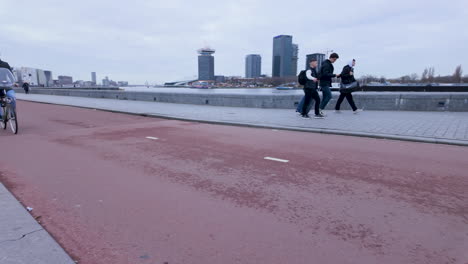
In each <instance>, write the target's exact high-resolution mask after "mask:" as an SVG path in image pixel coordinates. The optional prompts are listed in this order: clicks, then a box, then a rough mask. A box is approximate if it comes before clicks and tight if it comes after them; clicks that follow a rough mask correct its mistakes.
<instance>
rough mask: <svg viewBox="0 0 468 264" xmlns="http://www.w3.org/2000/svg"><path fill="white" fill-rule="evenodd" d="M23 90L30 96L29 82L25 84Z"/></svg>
mask: <svg viewBox="0 0 468 264" xmlns="http://www.w3.org/2000/svg"><path fill="white" fill-rule="evenodd" d="M23 89H24V92H25V93H26V94H29V83H28V82H24V83H23Z"/></svg>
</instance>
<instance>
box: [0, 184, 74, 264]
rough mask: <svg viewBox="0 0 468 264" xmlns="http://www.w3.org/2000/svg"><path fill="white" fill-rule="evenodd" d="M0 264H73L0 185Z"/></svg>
mask: <svg viewBox="0 0 468 264" xmlns="http://www.w3.org/2000/svg"><path fill="white" fill-rule="evenodd" d="M0 210H1V213H0V263H2V264H31V263H34V264H67V263H75V262H74V261H72V259H71V258H70V257H69V256H68V255H67V254H66V253H65V251H64V250H63V249H62V248H61V247H60V246H59V245H58V244H57V242H55V240H54V239H53V238H52V237H51V236H50V235H49V234H48V233H47V231H45V230H44V229H43V228H42V227H41V226H40V225H39V224H38V223H37V222H36V221H35V220H34V218H33V217H32V216H31V215H30V214H29V213H28V212H27V211H26V209H24V208H23V206H22V205H21V204H20V203H19V202H18V201H17V200H16V199H15V198H14V197H13V195H12V194H11V193H10V192H9V191H8V190H7V189H6V188H5V187H4V186H3V184H2V183H0Z"/></svg>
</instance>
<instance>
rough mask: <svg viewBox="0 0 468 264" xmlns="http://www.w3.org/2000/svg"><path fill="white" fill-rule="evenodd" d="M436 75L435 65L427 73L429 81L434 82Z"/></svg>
mask: <svg viewBox="0 0 468 264" xmlns="http://www.w3.org/2000/svg"><path fill="white" fill-rule="evenodd" d="M434 76H435V69H434V67H430V68H429V70H428V74H427V79H428V81H429V82H431V83H432V82H434Z"/></svg>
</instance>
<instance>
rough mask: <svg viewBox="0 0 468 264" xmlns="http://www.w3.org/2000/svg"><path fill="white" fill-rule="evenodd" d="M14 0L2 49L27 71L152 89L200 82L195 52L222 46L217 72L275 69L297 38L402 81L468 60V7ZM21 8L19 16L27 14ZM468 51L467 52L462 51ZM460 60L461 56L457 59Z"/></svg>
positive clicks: (398, 2)
mask: <svg viewBox="0 0 468 264" xmlns="http://www.w3.org/2000/svg"><path fill="white" fill-rule="evenodd" d="M448 2H450V3H447V1H445V2H441V1H420V0H416V1H403V0H395V1H390V0H376V1H363V0H354V1H321V2H320V3H315V1H298V0H291V1H277V0H273V1H266V0H257V1H256V0H251V1H245V0H240V1H239V0H238V1H230V0H228V1H216V0H201V1H188V0H173V1H143V0H136V1H132V2H129V1H109V0H104V1H94V0H93V1H91V0H82V1H53V0H44V1H33V0H30V1H24V0H17V1H9V0H0V4H1V5H0V6H2V7H3V8H1V9H0V14H1V15H2V17H3V21H2V24H0V36H1V38H2V41H1V42H0V51H2V53H3V54H4V58H5V59H6V60H8V61H10V62H12V64H15V65H18V66H33V67H39V68H47V69H51V70H53V71H54V73H55V74H56V75H57V74H71V75H73V76H75V78H78V79H89V72H90V71H92V70H93V71H97V72H98V73H99V74H100V77H103V76H104V75H110V77H111V78H114V79H128V80H130V81H132V82H138V83H143V82H144V81H146V80H148V81H151V82H163V81H167V80H175V79H182V78H185V77H190V76H195V75H196V69H197V58H196V56H197V54H196V50H197V49H198V48H200V47H202V46H204V45H210V46H212V47H213V48H215V49H217V53H216V54H215V56H216V74H225V75H242V74H243V71H244V56H245V55H246V54H248V53H259V54H261V55H262V57H263V62H264V63H263V72H264V73H268V74H270V73H271V52H272V51H271V49H272V38H273V36H275V35H278V34H291V35H293V36H294V41H295V42H296V43H298V44H299V48H300V60H299V68H302V67H303V64H305V62H304V60H305V55H306V54H307V53H312V52H323V51H324V50H326V49H327V48H330V49H334V50H336V51H338V52H339V53H340V55H341V57H342V60H340V61H339V62H338V63H337V67H340V66H342V65H344V63H345V61H346V60H347V59H349V58H357V59H358V68H357V72H358V73H361V74H364V73H367V74H376V75H386V76H389V77H395V76H400V75H403V74H406V73H412V72H416V73H420V72H422V70H423V69H424V67H426V66H432V65H433V66H435V67H436V70H438V72H439V73H441V74H448V73H451V72H452V71H453V69H454V67H455V66H456V65H458V64H463V63H465V62H466V61H467V60H468V54H467V53H466V52H463V49H462V48H461V47H462V45H463V43H467V41H468V36H467V33H465V32H464V28H466V26H467V25H468V22H467V19H466V15H467V13H466V12H467V11H466V10H467V9H468V4H467V3H466V1H461V0H452V1H448ZM18 11H20V12H18ZM460 53H461V54H460ZM456 54H458V55H456Z"/></svg>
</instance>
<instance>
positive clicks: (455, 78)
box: [453, 65, 463, 83]
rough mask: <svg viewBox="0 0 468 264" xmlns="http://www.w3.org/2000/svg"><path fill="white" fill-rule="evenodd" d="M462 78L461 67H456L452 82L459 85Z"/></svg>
mask: <svg viewBox="0 0 468 264" xmlns="http://www.w3.org/2000/svg"><path fill="white" fill-rule="evenodd" d="M462 76H463V69H462V66H461V65H458V66H457V68H455V73H454V74H453V82H454V83H461V82H462Z"/></svg>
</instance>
